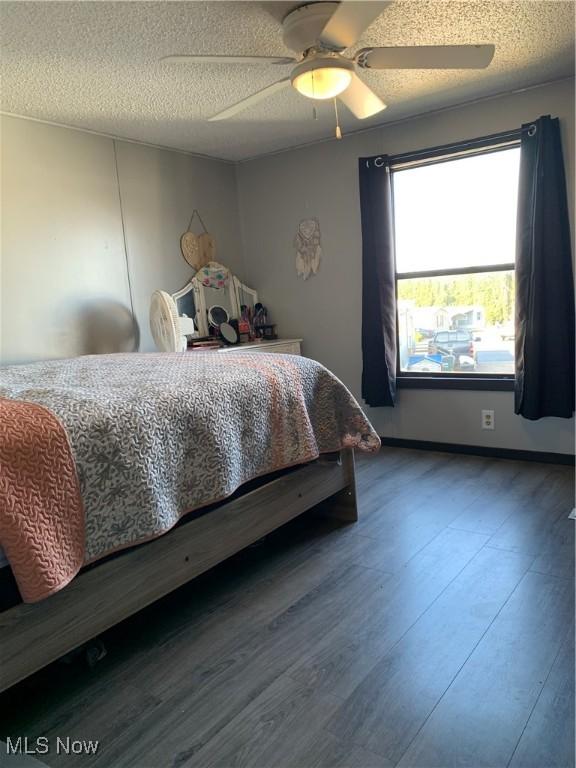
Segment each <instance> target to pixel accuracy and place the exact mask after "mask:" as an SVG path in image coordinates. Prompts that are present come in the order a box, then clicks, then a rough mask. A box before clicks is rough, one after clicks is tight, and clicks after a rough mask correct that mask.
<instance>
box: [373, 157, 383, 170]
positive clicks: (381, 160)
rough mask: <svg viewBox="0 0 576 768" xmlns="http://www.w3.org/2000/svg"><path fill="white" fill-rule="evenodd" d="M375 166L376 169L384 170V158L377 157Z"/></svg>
mask: <svg viewBox="0 0 576 768" xmlns="http://www.w3.org/2000/svg"><path fill="white" fill-rule="evenodd" d="M378 161H380V162H378ZM374 165H375V166H376V168H382V166H383V165H384V159H383V158H382V157H376V158H375V159H374Z"/></svg>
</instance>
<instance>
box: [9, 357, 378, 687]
mask: <svg viewBox="0 0 576 768" xmlns="http://www.w3.org/2000/svg"><path fill="white" fill-rule="evenodd" d="M378 448H379V440H378V437H377V435H376V434H375V432H374V430H373V429H372V427H371V425H370V424H369V422H368V421H367V420H366V417H365V416H364V414H363V412H362V410H361V409H360V407H359V406H358V404H357V403H356V401H355V400H354V398H353V397H352V395H351V394H350V393H349V392H348V390H347V389H346V388H345V387H344V386H343V385H342V383H341V382H340V381H338V379H337V378H336V377H335V376H334V375H333V374H331V373H330V372H329V371H327V370H326V369H325V368H324V367H323V366H321V365H320V364H318V363H316V362H314V361H312V360H309V359H307V358H302V357H297V356H293V355H257V354H250V353H248V352H246V353H244V352H239V353H237V354H235V355H233V356H228V355H218V354H216V353H214V352H206V353H194V354H189V353H182V354H129V355H99V356H86V357H82V358H75V359H72V360H58V361H48V362H42V363H35V364H31V365H26V366H9V367H5V368H3V369H0V468H1V473H0V546H1V547H2V548H3V550H4V552H5V556H6V558H7V560H8V563H9V566H10V569H11V571H12V574H13V576H14V578H15V581H16V583H17V585H18V589H19V592H20V596H21V598H22V601H21V602H20V601H19V602H17V604H15V605H11V606H10V607H8V608H7V609H6V610H4V611H2V612H1V613H0V632H1V636H2V640H1V649H0V650H1V657H2V664H1V666H0V690H3V689H4V688H7V687H9V686H10V685H13V684H14V683H16V682H17V681H18V680H20V679H22V678H23V677H25V676H27V675H28V674H31V673H32V672H33V671H35V670H37V669H39V668H41V667H42V666H44V665H45V664H47V663H49V662H50V661H52V660H54V659H55V658H58V657H59V656H60V655H62V654H64V653H66V652H67V651H69V650H71V649H72V648H74V647H76V646H78V645H80V644H82V643H83V642H85V641H87V640H89V639H90V638H92V637H94V636H95V635H97V634H99V633H100V632H102V631H104V630H105V629H107V628H108V627H110V626H112V625H113V624H115V623H117V622H118V621H120V620H122V619H123V618H125V617H126V616H129V615H131V614H132V613H134V612H136V611H138V610H140V609H141V608H143V607H144V606H145V605H148V604H149V603H151V602H153V601H154V600H156V599H158V598H159V597H162V596H163V595H165V594H167V593H168V592H170V591H171V590H173V589H175V588H176V587H178V586H180V585H181V584H183V583H185V582H186V581H188V580H189V579H191V578H193V577H194V576H196V575H198V574H200V573H202V572H203V571H205V570H207V569H209V568H211V567H212V566H214V565H215V564H217V563H218V562H221V561H222V560H223V559H225V558H226V557H229V556H230V555H232V554H234V553H235V552H237V551H239V550H240V549H242V548H244V547H245V546H247V545H249V544H250V543H252V542H254V541H256V540H258V539H259V538H261V537H262V536H264V535H266V534H267V533H269V532H270V531H272V530H274V529H275V528H277V527H279V526H280V525H282V524H284V523H285V522H287V521H288V520H290V519H292V518H293V517H295V516H297V515H299V514H301V513H302V512H304V511H306V510H307V509H310V508H311V507H314V506H316V505H317V504H319V503H320V502H325V500H327V499H330V503H329V505H326V504H325V505H324V509H325V511H327V512H328V513H329V514H332V515H334V516H336V517H341V518H342V519H348V520H354V519H355V518H356V508H355V490H354V460H353V450H354V449H359V450H363V451H375V450H378ZM243 490H244V492H242V491H243Z"/></svg>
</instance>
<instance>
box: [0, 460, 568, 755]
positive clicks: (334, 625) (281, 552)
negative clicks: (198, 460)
mask: <svg viewBox="0 0 576 768" xmlns="http://www.w3.org/2000/svg"><path fill="white" fill-rule="evenodd" d="M358 480H359V487H360V513H361V517H360V521H359V522H358V523H357V524H356V525H348V526H342V525H338V524H336V523H334V522H328V521H326V520H324V521H323V520H321V519H319V518H315V517H313V516H310V515H308V516H306V517H304V518H302V519H300V520H298V521H294V522H293V523H292V524H290V525H289V526H287V527H286V528H284V529H283V530H282V531H280V532H277V533H276V534H275V535H273V536H271V537H270V538H269V539H268V540H267V541H266V542H265V543H263V544H260V545H258V546H255V547H252V548H250V549H249V550H247V551H246V552H244V553H242V554H241V555H239V556H237V557H236V558H234V559H233V560H232V561H229V562H227V563H225V564H223V565H222V566H220V567H219V568H217V569H215V570H214V571H213V572H211V573H209V574H205V575H204V576H203V577H201V578H199V579H197V580H196V581H195V582H193V583H191V584H189V585H187V586H186V587H184V588H182V589H180V590H178V592H176V593H174V594H172V595H170V596H169V597H167V598H166V599H164V600H162V601H160V602H159V603H157V604H155V605H154V606H151V607H150V608H148V609H146V610H145V611H143V612H142V613H140V614H138V615H137V616H135V617H133V618H132V619H130V620H128V621H126V622H124V623H123V624H122V625H121V626H119V627H116V628H114V629H113V630H111V631H110V632H108V633H107V634H106V635H105V636H104V641H105V643H106V647H107V650H108V654H107V656H106V658H105V659H104V660H103V661H101V662H100V663H99V664H98V665H97V666H96V667H95V668H94V669H89V668H88V667H87V666H86V665H85V664H84V663H83V661H82V659H80V658H78V659H73V660H72V661H71V662H70V663H68V664H65V663H62V662H59V663H56V664H53V665H52V666H51V667H49V668H48V669H46V670H44V671H43V672H41V673H39V674H37V675H35V676H34V677H32V678H30V679H29V680H27V681H25V682H24V683H22V684H21V685H19V686H17V687H16V688H14V689H12V691H9V692H8V693H7V694H5V695H4V696H3V697H0V704H1V706H2V709H3V716H2V732H1V733H0V738H5V737H6V736H12V737H14V736H16V735H28V736H29V737H32V738H35V737H37V736H40V735H46V736H49V737H50V738H53V739H55V738H56V736H60V737H66V736H71V737H73V738H76V739H84V740H86V739H98V740H100V747H99V751H98V753H97V755H96V756H95V757H87V756H76V757H74V756H65V755H56V754H55V753H53V752H52V753H51V754H49V755H46V756H43V757H42V760H43V761H44V762H46V763H47V764H48V765H50V766H97V767H98V768H120V767H122V768H124V766H135V767H136V766H138V768H146V767H147V766H150V767H151V768H152V767H153V768H167V767H168V766H178V767H184V766H186V767H188V766H190V767H191V766H197V767H201V768H208V767H209V766H215V767H219V768H227V767H228V766H255V767H257V768H282V767H286V768H324V767H325V768H332V767H334V768H336V766H350V767H351V768H352V767H354V768H375V767H376V766H378V767H379V768H389V767H390V766H395V765H398V766H402V768H405V767H408V766H421V767H422V768H432V766H438V767H440V766H441V767H442V768H446V767H448V766H470V767H474V768H477V767H479V766H489V767H490V768H504V766H511V768H520V767H522V768H546V767H547V766H563V767H564V768H569V767H570V766H573V765H574V578H573V577H574V525H575V524H574V522H573V521H572V520H569V519H568V518H567V516H568V513H569V512H570V509H571V508H572V506H573V497H574V477H573V471H572V470H571V469H569V468H567V467H561V466H556V465H544V464H535V463H522V462H513V461H506V460H494V459H485V458H476V457H466V456H456V455H450V454H442V453H425V452H421V451H410V450H400V449H389V448H388V449H383V450H382V452H381V454H380V455H379V456H377V457H374V458H360V460H359V462H358ZM0 762H1V758H0Z"/></svg>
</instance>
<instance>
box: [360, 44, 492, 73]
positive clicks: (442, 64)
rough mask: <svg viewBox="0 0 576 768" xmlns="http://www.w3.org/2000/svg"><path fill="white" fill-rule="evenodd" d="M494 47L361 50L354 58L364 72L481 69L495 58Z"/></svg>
mask: <svg viewBox="0 0 576 768" xmlns="http://www.w3.org/2000/svg"><path fill="white" fill-rule="evenodd" d="M494 51H495V47H494V46H493V45H419V46H418V45H409V46H406V47H399V48H362V50H361V51H358V53H357V54H356V56H355V60H356V63H357V64H358V66H359V67H363V68H364V69H484V68H485V67H487V66H488V65H489V64H490V62H491V61H492V59H493V58H494Z"/></svg>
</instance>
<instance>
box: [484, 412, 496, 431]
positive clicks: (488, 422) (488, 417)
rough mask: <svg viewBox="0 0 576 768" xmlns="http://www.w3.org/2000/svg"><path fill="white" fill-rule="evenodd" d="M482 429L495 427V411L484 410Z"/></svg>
mask: <svg viewBox="0 0 576 768" xmlns="http://www.w3.org/2000/svg"><path fill="white" fill-rule="evenodd" d="M482 429H494V411H482Z"/></svg>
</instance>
